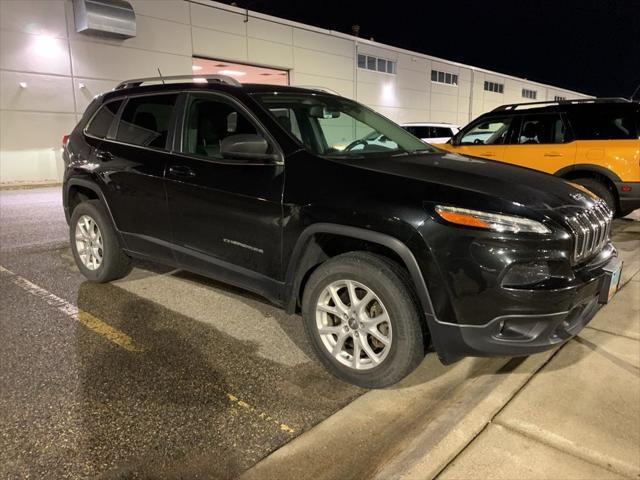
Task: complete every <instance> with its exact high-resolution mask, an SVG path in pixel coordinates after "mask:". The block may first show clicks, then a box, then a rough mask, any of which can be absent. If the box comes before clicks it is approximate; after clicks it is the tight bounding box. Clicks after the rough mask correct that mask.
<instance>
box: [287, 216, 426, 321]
mask: <svg viewBox="0 0 640 480" xmlns="http://www.w3.org/2000/svg"><path fill="white" fill-rule="evenodd" d="M324 234H329V235H336V236H339V237H344V238H345V239H347V240H358V241H363V242H368V243H370V244H373V245H377V246H379V247H381V248H384V249H387V250H388V251H390V252H392V255H391V257H392V258H394V257H395V258H394V259H395V260H396V261H398V263H400V264H401V266H403V267H405V268H406V269H407V271H408V272H409V275H410V277H411V280H412V282H413V285H414V288H415V291H416V294H417V295H418V299H419V301H420V304H421V307H422V311H423V312H424V313H425V315H426V316H427V322H428V323H431V322H430V320H431V319H432V318H434V310H433V304H432V302H431V297H430V295H429V291H428V289H427V285H426V283H425V281H424V278H423V276H422V273H421V271H420V267H419V265H418V262H417V261H416V258H415V256H414V255H413V253H412V252H411V250H410V249H409V247H407V246H406V245H405V244H404V243H403V242H402V241H400V240H398V239H397V238H395V237H393V236H391V235H387V234H384V233H380V232H374V231H371V230H367V229H364V228H359V227H352V226H348V225H340V224H334V223H317V224H314V225H311V226H309V227H307V228H306V229H305V230H303V232H302V233H301V234H300V237H299V238H298V240H297V242H296V245H295V247H294V249H293V253H292V255H291V258H290V260H289V264H288V266H287V271H286V277H285V309H286V311H287V312H288V313H294V312H295V311H296V308H297V307H298V305H299V300H300V295H301V292H302V290H303V287H304V283H305V281H306V279H308V277H309V275H310V274H311V273H312V272H313V270H314V269H315V268H316V267H317V266H318V265H320V264H321V263H322V262H323V261H325V260H327V259H328V258H331V256H330V255H327V252H325V251H324V250H323V248H322V246H321V244H320V242H319V241H318V238H319V237H318V236H319V235H324Z"/></svg>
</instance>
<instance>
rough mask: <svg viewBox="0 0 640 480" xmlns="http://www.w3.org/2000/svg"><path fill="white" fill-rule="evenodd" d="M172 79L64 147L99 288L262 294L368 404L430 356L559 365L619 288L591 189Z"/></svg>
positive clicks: (135, 93)
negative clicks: (157, 279) (367, 393)
mask: <svg viewBox="0 0 640 480" xmlns="http://www.w3.org/2000/svg"><path fill="white" fill-rule="evenodd" d="M163 80H164V81H163V83H165V84H159V79H151V80H150V79H141V80H130V81H127V82H123V83H122V84H121V85H120V86H119V87H117V88H116V89H115V90H113V91H111V92H108V93H106V94H104V95H101V96H99V97H97V98H96V99H95V100H94V101H93V102H92V103H91V104H90V106H89V107H88V108H87V111H86V112H85V114H84V116H83V117H82V119H81V121H80V122H79V124H78V125H77V127H76V128H75V129H74V130H73V132H72V133H71V135H70V137H69V138H68V141H67V142H66V145H65V148H64V159H65V164H66V169H65V175H64V188H63V195H64V208H65V213H66V216H67V220H68V221H69V225H70V241H71V247H72V251H73V255H74V257H75V259H76V263H77V265H78V268H79V269H80V271H81V272H82V273H83V274H84V275H85V276H86V277H87V278H88V279H89V280H90V281H93V282H108V281H111V280H115V279H118V278H121V277H123V276H125V275H126V274H127V273H128V272H129V271H130V269H131V259H132V258H141V259H147V260H153V261H156V262H161V263H165V264H168V265H172V266H175V267H178V268H182V269H185V270H189V271H193V272H196V273H199V274H202V275H205V276H207V277H211V278H215V279H218V280H221V281H223V282H227V283H229V284H233V285H236V286H239V287H242V288H244V289H247V290H249V291H252V292H255V293H257V294H259V295H262V296H263V297H265V298H267V299H268V300H270V301H271V302H273V303H274V304H276V305H279V306H281V307H283V308H284V309H286V311H287V312H290V313H295V312H300V313H301V314H302V317H303V319H304V324H305V327H306V330H307V333H308V336H309V339H310V342H311V345H312V346H313V348H314V350H315V352H316V353H317V354H318V358H319V359H320V361H321V362H322V363H323V364H324V365H325V366H326V367H327V368H328V370H330V371H331V372H332V373H334V374H335V375H337V376H338V377H339V378H342V379H344V380H346V381H349V382H353V383H355V384H358V385H361V386H365V387H382V386H386V385H390V384H392V383H394V382H397V381H399V380H400V379H402V378H403V377H404V376H405V375H407V374H408V373H409V372H411V371H412V370H413V369H414V368H415V367H416V366H417V365H418V364H419V363H420V361H421V360H422V358H423V357H424V355H425V352H426V351H427V349H428V348H429V346H430V345H433V348H434V349H435V351H436V352H437V354H438V355H439V357H440V358H441V360H442V361H443V362H445V363H451V362H454V361H456V360H458V359H460V358H461V357H463V356H468V355H480V356H486V355H503V356H516V355H528V354H531V353H534V352H539V351H542V350H545V349H549V348H552V347H554V346H556V345H559V344H561V343H562V342H564V341H566V340H567V339H568V338H570V337H572V336H573V335H575V334H576V333H577V332H579V331H580V329H581V328H582V327H583V326H584V325H585V324H586V323H587V322H588V321H589V320H590V319H591V318H592V317H593V315H594V314H595V312H596V311H597V309H598V308H599V306H600V305H601V304H602V303H606V301H607V300H608V299H609V297H610V295H611V294H612V293H614V292H615V290H616V287H617V279H618V277H619V272H620V268H621V266H620V263H619V260H618V258H617V253H616V250H615V249H614V247H613V245H612V244H611V242H610V239H609V233H610V232H609V230H610V225H611V218H612V214H611V211H610V210H609V208H608V207H607V206H606V204H605V203H604V202H603V201H601V200H599V199H598V198H597V197H595V196H593V195H591V194H590V193H589V192H588V191H586V190H581V189H579V188H575V187H574V186H571V185H570V184H568V183H567V182H565V181H563V180H561V179H559V178H556V177H553V176H551V175H547V174H544V173H540V172H535V171H532V170H529V169H525V168H520V167H516V166H511V165H505V164H503V163H499V162H494V161H491V160H485V159H479V158H471V157H465V156H463V155H458V154H454V153H447V152H443V151H441V150H437V149H435V148H432V147H429V146H427V145H426V144H424V143H423V142H421V141H420V140H419V139H417V138H415V137H414V136H412V135H411V134H409V133H408V132H406V131H405V130H403V129H402V128H400V127H399V126H397V125H396V124H394V123H393V122H391V121H390V120H388V119H386V118H384V117H382V116H381V115H379V114H377V113H375V112H374V111H372V110H370V109H369V108H367V107H365V106H363V105H360V104H358V103H356V102H353V101H351V100H348V99H345V98H341V97H338V96H335V95H330V94H326V93H322V92H318V91H312V90H305V89H299V88H292V87H280V86H266V85H240V84H239V83H237V82H236V81H234V80H232V79H229V78H227V77H222V76H209V77H206V83H195V82H193V81H192V79H191V78H182V77H179V78H165V79H163ZM371 135H373V136H375V137H384V142H375V143H373V144H372V143H369V142H367V141H363V140H362V139H363V138H369V137H370V136H371ZM167 294H170V293H169V292H168V293H167ZM229 321H230V322H231V321H233V319H232V318H230V319H229Z"/></svg>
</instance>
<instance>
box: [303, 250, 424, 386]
mask: <svg viewBox="0 0 640 480" xmlns="http://www.w3.org/2000/svg"><path fill="white" fill-rule="evenodd" d="M302 310H303V316H304V321H305V327H306V330H307V334H308V336H309V338H310V341H311V344H312V346H313V348H314V350H315V352H316V354H317V355H318V357H319V359H320V360H321V362H322V363H323V364H324V365H325V367H326V368H327V369H328V370H329V371H330V372H331V373H332V374H334V375H335V376H336V377H338V378H340V379H342V380H345V381H347V382H350V383H354V384H356V385H359V386H361V387H366V388H381V387H385V386H388V385H391V384H394V383H396V382H398V381H399V380H401V379H402V378H404V377H405V376H406V375H407V374H408V373H410V372H411V371H412V370H413V369H414V368H415V367H416V366H417V365H418V364H419V363H420V361H421V360H422V358H424V341H423V333H422V326H421V315H420V310H419V308H418V303H417V300H416V298H415V294H414V292H413V289H412V287H411V283H410V280H409V277H408V275H407V273H406V272H405V271H404V270H403V269H402V268H400V267H399V266H398V265H397V264H395V263H394V262H392V261H390V260H388V259H386V258H384V257H380V256H378V255H374V254H371V253H367V252H354V253H348V254H344V255H339V256H337V257H334V258H332V259H331V260H329V261H327V262H325V263H324V264H322V265H321V266H320V267H318V268H317V269H316V270H315V271H314V272H313V274H312V275H311V277H310V278H309V281H308V282H307V284H306V286H305V291H304V296H303V302H302Z"/></svg>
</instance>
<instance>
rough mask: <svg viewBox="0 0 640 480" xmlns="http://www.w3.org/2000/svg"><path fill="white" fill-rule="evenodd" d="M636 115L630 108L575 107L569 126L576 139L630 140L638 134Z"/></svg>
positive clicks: (637, 136)
mask: <svg viewBox="0 0 640 480" xmlns="http://www.w3.org/2000/svg"><path fill="white" fill-rule="evenodd" d="M637 115H638V114H637V112H635V115H634V111H633V110H632V109H631V108H625V109H622V108H584V109H582V110H578V109H576V111H575V112H573V114H572V116H571V126H572V127H573V130H574V132H575V136H576V139H578V140H631V139H637V138H639V136H640V135H639V132H638V125H637V119H636V118H634V116H636V117H637Z"/></svg>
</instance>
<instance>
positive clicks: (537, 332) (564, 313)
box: [435, 251, 619, 364]
mask: <svg viewBox="0 0 640 480" xmlns="http://www.w3.org/2000/svg"><path fill="white" fill-rule="evenodd" d="M618 264H619V260H618V257H617V256H615V251H614V253H613V254H612V255H611V257H610V258H609V260H608V261H607V262H606V263H604V264H601V265H597V266H595V267H594V268H591V269H589V271H588V272H585V273H587V276H586V278H585V279H584V280H585V281H584V282H583V283H580V284H576V285H574V286H572V287H568V288H563V289H560V291H557V290H554V291H538V292H535V296H536V297H537V298H536V300H535V301H532V302H531V300H532V292H531V291H528V290H525V291H521V292H517V291H511V292H510V294H511V295H512V296H514V297H516V298H517V297H521V298H522V299H523V301H526V302H531V303H530V305H531V307H530V311H531V313H529V314H515V315H501V316H498V317H495V318H493V319H492V320H490V321H489V322H487V323H485V324H482V325H462V324H452V323H446V322H441V321H437V320H436V324H437V326H436V327H435V330H436V334H437V337H438V338H439V339H440V343H442V341H443V340H444V341H445V343H446V345H441V348H440V349H438V353H439V354H440V358H441V360H442V361H443V363H445V364H448V363H452V362H454V361H456V360H458V359H460V358H462V357H465V356H509V357H516V356H525V355H530V354H533V353H538V352H542V351H545V350H549V349H551V348H553V347H555V346H557V345H560V344H562V343H564V342H565V341H567V340H569V339H570V338H572V337H574V336H575V335H577V334H578V333H579V332H580V331H581V330H582V329H583V328H584V327H585V326H586V325H587V324H588V323H589V321H590V320H591V319H592V318H593V317H594V315H595V314H596V313H597V312H598V310H599V309H600V307H601V303H600V297H601V291H602V289H603V288H607V287H608V281H607V272H608V271H610V270H612V269H615V267H617V265H618ZM548 302H552V303H553V304H554V305H562V307H563V308H562V309H561V310H559V311H556V312H551V313H542V312H543V311H545V310H547V309H545V308H544V305H545V304H548ZM538 312H540V313H538Z"/></svg>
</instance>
